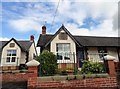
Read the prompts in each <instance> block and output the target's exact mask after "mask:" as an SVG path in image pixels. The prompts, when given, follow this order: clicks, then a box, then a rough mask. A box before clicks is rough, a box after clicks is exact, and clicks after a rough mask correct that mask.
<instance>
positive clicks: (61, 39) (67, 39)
mask: <svg viewBox="0 0 120 89" xmlns="http://www.w3.org/2000/svg"><path fill="white" fill-rule="evenodd" d="M63 36H64V37H63ZM51 42H58V43H69V42H73V43H75V42H74V41H73V39H71V37H70V36H69V35H68V34H67V33H66V32H65V31H64V30H61V31H60V32H59V33H58V34H57V35H56V37H55V38H54V39H53V40H52V41H51Z"/></svg>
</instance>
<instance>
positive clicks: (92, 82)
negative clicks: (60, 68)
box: [36, 77, 117, 89]
mask: <svg viewBox="0 0 120 89" xmlns="http://www.w3.org/2000/svg"><path fill="white" fill-rule="evenodd" d="M36 88H38V89H42V88H43V89H44V88H63V89H66V88H75V89H76V88H86V89H89V88H91V89H98V88H99V89H101V88H102V89H106V88H112V89H114V88H115V89H116V88H117V81H116V78H115V77H111V78H96V79H84V80H71V81H61V82H38V83H37V86H36Z"/></svg>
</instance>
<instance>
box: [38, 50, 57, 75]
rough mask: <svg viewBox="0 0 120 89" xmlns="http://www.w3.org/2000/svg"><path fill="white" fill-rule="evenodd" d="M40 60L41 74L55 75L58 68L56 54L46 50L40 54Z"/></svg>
mask: <svg viewBox="0 0 120 89" xmlns="http://www.w3.org/2000/svg"><path fill="white" fill-rule="evenodd" d="M37 60H38V61H39V62H40V69H41V74H43V75H53V74H55V73H56V70H57V68H58V64H57V59H56V56H55V55H54V54H53V53H52V52H49V51H47V50H44V51H43V52H42V54H41V55H40V56H38V57H37Z"/></svg>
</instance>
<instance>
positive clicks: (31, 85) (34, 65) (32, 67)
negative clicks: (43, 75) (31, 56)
mask: <svg viewBox="0 0 120 89" xmlns="http://www.w3.org/2000/svg"><path fill="white" fill-rule="evenodd" d="M39 64H40V63H39V62H38V61H36V60H31V61H29V62H27V63H26V65H27V66H28V84H27V89H35V87H36V84H37V76H38V65H39Z"/></svg>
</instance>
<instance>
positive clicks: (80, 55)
mask: <svg viewBox="0 0 120 89" xmlns="http://www.w3.org/2000/svg"><path fill="white" fill-rule="evenodd" d="M83 60H84V52H83V51H78V61H79V62H78V63H79V68H81V67H82V66H83V62H82V61H83Z"/></svg>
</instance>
